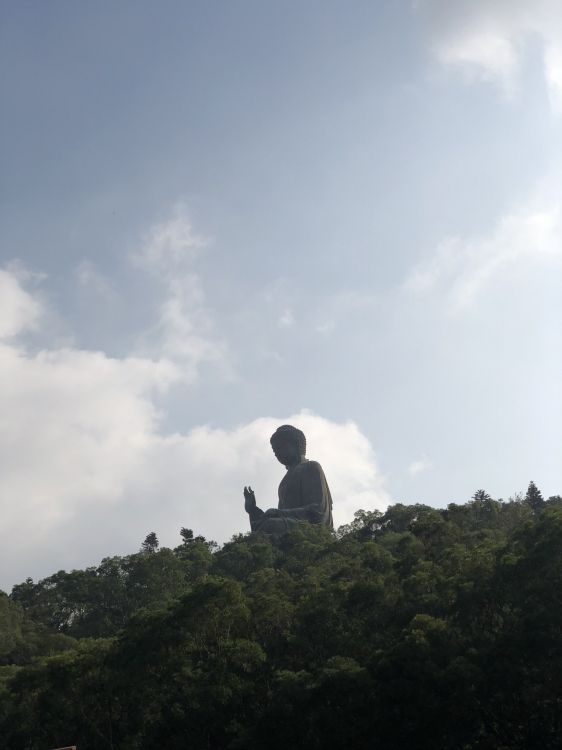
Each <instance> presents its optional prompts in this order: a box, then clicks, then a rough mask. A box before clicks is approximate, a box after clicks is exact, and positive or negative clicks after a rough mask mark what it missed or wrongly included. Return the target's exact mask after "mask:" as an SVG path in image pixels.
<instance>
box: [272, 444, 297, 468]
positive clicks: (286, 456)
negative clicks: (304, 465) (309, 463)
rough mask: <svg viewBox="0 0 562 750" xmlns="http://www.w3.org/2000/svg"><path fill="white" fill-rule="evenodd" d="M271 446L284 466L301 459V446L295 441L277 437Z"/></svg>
mask: <svg viewBox="0 0 562 750" xmlns="http://www.w3.org/2000/svg"><path fill="white" fill-rule="evenodd" d="M271 447H272V449H273V452H274V453H275V458H276V459H277V460H278V461H279V462H280V463H282V464H283V466H291V465H292V464H297V463H298V462H299V461H300V454H299V447H298V445H297V444H296V442H295V441H292V440H285V439H284V438H277V439H276V440H275V441H274V442H273V443H272V444H271Z"/></svg>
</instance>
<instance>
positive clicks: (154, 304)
mask: <svg viewBox="0 0 562 750" xmlns="http://www.w3.org/2000/svg"><path fill="white" fill-rule="evenodd" d="M1 14H2V23H1V24H0V27H1V31H0V34H1V39H0V69H1V70H2V71H3V73H2V77H1V80H0V96H1V100H2V111H3V117H2V122H1V124H0V130H1V134H2V139H1V142H2V154H1V158H2V180H1V191H2V192H1V202H0V242H1V244H0V269H1V270H0V358H2V360H3V364H2V370H3V373H4V376H3V378H2V379H3V383H4V387H3V395H0V399H1V400H2V411H3V413H4V414H5V420H4V429H3V430H2V431H1V432H0V444H1V447H2V451H0V453H1V455H2V458H0V461H1V462H2V464H3V466H2V472H0V474H1V476H2V478H1V479H0V495H1V498H2V499H1V501H0V502H2V504H3V517H4V519H5V523H4V528H3V531H2V532H0V533H1V534H2V535H3V539H2V549H3V552H2V555H3V559H2V561H1V564H0V568H1V570H2V576H3V577H2V580H0V586H3V587H8V586H9V585H11V584H12V583H14V582H16V581H18V580H21V579H22V578H24V577H26V576H27V575H33V576H34V577H38V576H41V575H46V574H48V573H50V572H52V571H53V570H56V569H58V568H59V567H73V566H80V565H85V564H92V563H94V562H95V561H96V560H97V559H99V558H100V557H101V556H103V555H107V554H118V553H126V552H129V551H131V550H132V549H135V548H136V547H137V546H138V545H139V544H140V541H142V539H143V538H144V536H145V535H146V533H148V531H151V530H155V531H156V532H157V533H158V534H159V535H160V537H161V540H162V542H163V543H166V544H175V543H176V542H177V541H178V539H176V537H177V536H178V530H179V528H180V526H184V525H187V526H192V527H193V528H195V529H196V530H197V531H198V532H200V533H205V534H206V535H208V536H210V537H212V538H217V539H219V540H220V541H222V540H224V539H227V538H228V537H229V536H230V535H231V534H232V533H235V532H237V531H239V530H243V529H245V528H246V526H247V521H246V518H245V515H244V513H243V510H242V505H241V500H240V498H241V494H240V487H241V486H243V485H244V484H247V483H248V482H250V483H252V486H254V487H255V488H256V491H257V494H258V502H261V503H262V504H263V505H264V506H268V505H272V504H274V503H275V502H276V501H275V495H276V486H277V483H278V481H279V480H280V478H281V475H280V472H282V469H281V468H280V467H278V465H276V464H275V462H274V459H273V458H272V456H271V454H270V452H269V447H268V437H269V434H270V432H271V431H272V427H274V426H275V425H276V424H278V423H279V422H280V421H286V420H287V419H292V420H293V421H294V422H296V423H299V424H300V425H301V426H303V428H304V427H306V430H307V432H308V435H309V447H310V456H311V457H312V458H318V459H320V460H321V461H322V463H323V464H324V468H325V471H326V474H327V477H328V480H329V482H330V484H331V486H332V490H333V492H332V494H333V495H334V503H335V509H336V520H339V521H340V522H344V521H346V520H348V519H349V517H350V516H351V515H352V513H353V510H355V509H356V508H358V507H381V508H382V507H384V506H385V504H386V503H388V502H392V501H395V502H396V501H403V502H407V503H409V502H425V503H428V504H431V505H436V506H444V505H446V504H447V503H448V502H451V501H456V502H464V501H465V500H467V499H468V498H469V497H470V496H471V494H472V493H473V492H474V491H475V490H476V489H478V488H480V487H484V488H485V489H487V490H488V491H489V492H490V493H491V494H492V495H493V496H495V497H504V498H507V497H509V496H510V495H513V494H514V493H516V492H518V491H521V490H524V489H525V487H526V485H527V484H528V482H529V480H531V479H533V480H534V481H535V482H536V483H537V484H538V485H539V487H541V489H542V490H543V492H544V494H545V495H547V496H548V495H549V494H555V493H559V492H561V491H562V470H561V468H560V447H561V446H560V438H559V424H560V418H561V416H562V398H561V393H562V390H561V387H560V386H561V376H562V355H561V354H560V352H562V341H561V338H562V336H561V332H560V331H561V326H560V320H561V313H562V310H561V307H562V302H561V300H562V296H561V291H562V288H561V287H562V274H561V271H562V242H561V240H560V237H561V232H560V230H561V228H562V227H561V218H560V210H561V203H562V195H561V178H562V159H561V157H562V149H561V143H562V141H561V139H560V128H561V125H562V10H560V7H559V4H558V3H557V2H550V1H548V0H540V2H536V3H534V4H533V7H532V9H531V7H530V6H529V5H528V4H527V3H525V2H523V1H522V0H521V2H520V1H519V0H512V1H511V2H506V1H502V0H495V1H493V2H465V1H464V0H460V1H459V2H457V3H454V4H450V3H445V2H442V1H440V0H425V1H420V2H416V3H408V2H404V3H395V2H378V3H371V2H353V3H345V4H344V3H340V2H307V3H296V2H290V3H289V2H284V3H281V2H271V3H263V2H236V3H202V2H199V3H197V2H170V1H167V2H163V3H158V4H156V3H150V2H134V3H127V2H122V3H119V4H118V5H116V4H113V3H105V2H104V3H97V4H88V5H86V4H77V3H70V2H51V3H48V4H44V3H33V2H28V3H18V4H12V5H5V6H4V7H3V8H2V11H1ZM239 485H240V487H239ZM24 527H25V534H24V533H23V528H24ZM22 537H23V538H22ZM61 538H64V539H66V540H69V539H70V540H72V541H73V542H74V541H75V542H76V543H71V544H70V545H66V544H65V545H64V547H62V546H61V545H60V541H59V540H60V539H61Z"/></svg>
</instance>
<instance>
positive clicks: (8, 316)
mask: <svg viewBox="0 0 562 750" xmlns="http://www.w3.org/2000/svg"><path fill="white" fill-rule="evenodd" d="M40 315H41V305H40V303H39V302H38V301H37V300H36V299H34V298H33V297H32V296H31V295H30V294H28V292H26V291H25V290H24V289H23V288H22V287H21V285H20V284H19V282H18V280H17V278H16V276H15V274H13V273H10V272H9V271H4V270H1V269H0V339H6V338H11V337H13V336H16V335H17V334H19V333H21V332H22V331H25V330H30V329H31V330H33V329H34V328H36V327H37V323H38V321H39V317H40Z"/></svg>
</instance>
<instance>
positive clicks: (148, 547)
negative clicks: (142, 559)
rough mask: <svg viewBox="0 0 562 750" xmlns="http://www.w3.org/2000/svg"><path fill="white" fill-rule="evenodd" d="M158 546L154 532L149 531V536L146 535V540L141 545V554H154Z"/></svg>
mask: <svg viewBox="0 0 562 750" xmlns="http://www.w3.org/2000/svg"><path fill="white" fill-rule="evenodd" d="M159 546H160V542H159V541H158V537H157V536H156V534H155V533H154V531H151V532H150V534H147V535H146V539H145V540H144V542H143V543H142V545H141V552H147V553H148V554H152V553H153V552H156V550H157V549H158V547H159Z"/></svg>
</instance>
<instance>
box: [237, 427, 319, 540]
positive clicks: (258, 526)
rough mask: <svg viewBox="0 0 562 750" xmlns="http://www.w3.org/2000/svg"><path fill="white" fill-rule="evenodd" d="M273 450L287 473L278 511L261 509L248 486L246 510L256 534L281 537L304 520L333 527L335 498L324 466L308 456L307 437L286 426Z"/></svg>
mask: <svg viewBox="0 0 562 750" xmlns="http://www.w3.org/2000/svg"><path fill="white" fill-rule="evenodd" d="M270 442H271V447H272V448H273V452H274V454H275V456H276V458H277V460H278V461H279V462H280V463H282V464H283V465H284V466H285V467H286V469H287V473H286V474H285V476H284V477H283V479H282V480H281V484H280V485H279V504H278V507H277V508H269V509H268V510H266V511H263V510H262V509H261V508H258V506H257V504H256V498H255V495H254V491H253V490H252V488H251V487H244V499H245V509H246V512H247V513H248V515H249V516H250V528H251V529H252V531H262V532H264V533H266V534H280V533H282V532H284V531H289V530H290V529H291V528H292V527H294V526H295V524H298V523H301V522H303V521H308V522H309V523H318V524H322V525H324V526H327V527H328V528H330V529H332V528H333V521H332V497H331V495H330V489H329V488H328V483H327V482H326V477H325V476H324V472H323V470H322V467H321V466H320V464H319V463H318V462H317V461H309V460H308V459H307V458H306V457H305V456H306V438H305V436H304V433H303V432H301V430H299V429H297V428H296V427H293V426H292V425H282V426H281V427H279V428H278V429H277V430H276V431H275V432H274V433H273V435H272V436H271V441H270Z"/></svg>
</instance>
